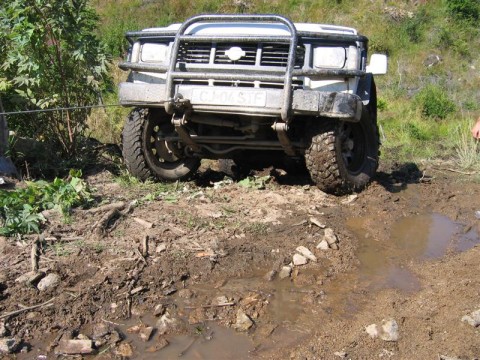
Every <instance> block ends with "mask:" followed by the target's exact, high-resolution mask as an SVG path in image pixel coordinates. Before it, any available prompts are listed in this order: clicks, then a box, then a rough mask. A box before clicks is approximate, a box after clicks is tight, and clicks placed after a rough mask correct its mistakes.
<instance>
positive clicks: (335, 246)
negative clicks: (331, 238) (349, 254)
mask: <svg viewBox="0 0 480 360" xmlns="http://www.w3.org/2000/svg"><path fill="white" fill-rule="evenodd" d="M330 249H332V250H338V249H340V248H339V247H338V244H332V245H330Z"/></svg>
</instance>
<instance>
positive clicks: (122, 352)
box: [115, 342, 133, 358]
mask: <svg viewBox="0 0 480 360" xmlns="http://www.w3.org/2000/svg"><path fill="white" fill-rule="evenodd" d="M115 354H116V355H118V356H121V357H122V358H130V357H132V356H133V348H132V345H130V344H129V343H126V342H124V343H121V344H120V345H118V347H117V348H116V349H115Z"/></svg>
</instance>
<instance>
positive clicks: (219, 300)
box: [215, 295, 230, 305]
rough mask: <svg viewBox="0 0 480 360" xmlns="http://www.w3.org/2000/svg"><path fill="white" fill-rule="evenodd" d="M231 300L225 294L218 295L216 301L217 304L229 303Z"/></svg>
mask: <svg viewBox="0 0 480 360" xmlns="http://www.w3.org/2000/svg"><path fill="white" fill-rule="evenodd" d="M229 302H230V300H228V298H227V297H226V296H225V295H222V296H218V297H217V298H216V299H215V303H216V304H217V305H223V304H228V303H229Z"/></svg>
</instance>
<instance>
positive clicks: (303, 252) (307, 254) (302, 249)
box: [296, 246, 317, 262]
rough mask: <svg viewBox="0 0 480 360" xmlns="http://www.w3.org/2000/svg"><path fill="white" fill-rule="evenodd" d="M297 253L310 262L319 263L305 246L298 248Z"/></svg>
mask: <svg viewBox="0 0 480 360" xmlns="http://www.w3.org/2000/svg"><path fill="white" fill-rule="evenodd" d="M296 251H297V252H298V253H299V254H300V255H302V256H305V257H306V258H307V259H308V260H311V261H313V262H317V257H316V256H315V255H313V253H312V252H311V251H310V250H308V249H307V248H306V247H305V246H299V247H297V248H296Z"/></svg>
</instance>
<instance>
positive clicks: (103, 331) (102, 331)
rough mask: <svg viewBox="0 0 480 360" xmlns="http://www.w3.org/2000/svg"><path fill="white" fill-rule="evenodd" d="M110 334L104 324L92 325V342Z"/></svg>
mask: <svg viewBox="0 0 480 360" xmlns="http://www.w3.org/2000/svg"><path fill="white" fill-rule="evenodd" d="M108 334H110V329H109V328H108V325H107V324H105V323H96V324H94V325H93V330H92V338H93V340H97V339H101V338H103V337H104V336H107V335H108Z"/></svg>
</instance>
